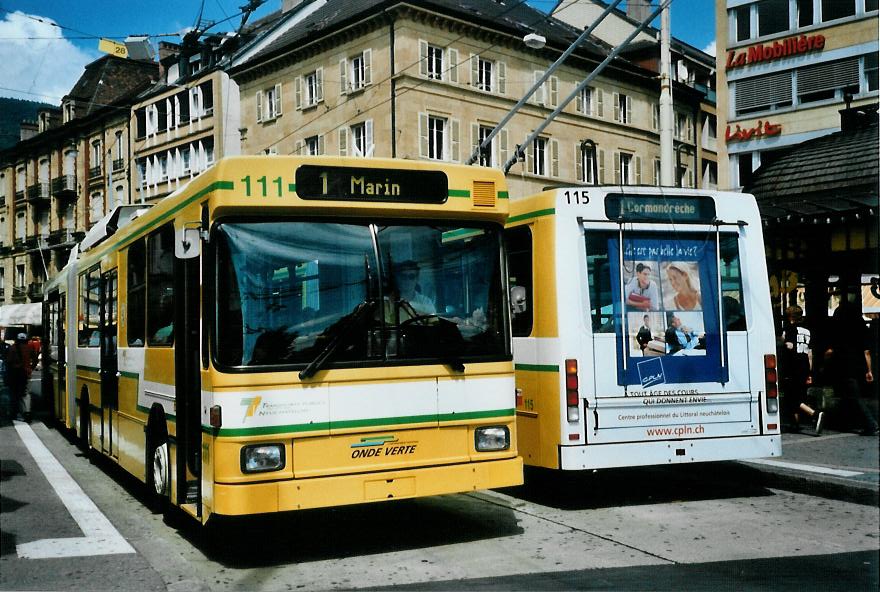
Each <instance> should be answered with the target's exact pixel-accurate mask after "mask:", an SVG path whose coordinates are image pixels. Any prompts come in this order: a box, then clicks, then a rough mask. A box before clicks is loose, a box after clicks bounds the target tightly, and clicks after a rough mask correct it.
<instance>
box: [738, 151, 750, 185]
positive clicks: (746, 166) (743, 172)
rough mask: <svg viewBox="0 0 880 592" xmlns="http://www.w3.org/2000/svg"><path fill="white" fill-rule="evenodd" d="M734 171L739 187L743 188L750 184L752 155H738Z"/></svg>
mask: <svg viewBox="0 0 880 592" xmlns="http://www.w3.org/2000/svg"><path fill="white" fill-rule="evenodd" d="M736 159H737V163H736V170H737V175H738V183H739V186H740V187H745V186H747V185H749V184H750V183H751V182H752V171H753V168H752V154H751V152H749V153H747V154H739V155H737V157H736Z"/></svg>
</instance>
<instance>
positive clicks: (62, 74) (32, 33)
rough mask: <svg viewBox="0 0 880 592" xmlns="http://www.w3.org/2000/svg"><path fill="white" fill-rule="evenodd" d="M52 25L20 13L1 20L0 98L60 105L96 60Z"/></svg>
mask: <svg viewBox="0 0 880 592" xmlns="http://www.w3.org/2000/svg"><path fill="white" fill-rule="evenodd" d="M34 18H39V19H41V20H43V21H45V22H39V21H36V20H34ZM51 22H54V21H52V20H51V19H49V18H47V17H38V16H33V17H32V16H29V15H26V14H25V13H23V12H10V13H7V14H6V18H4V19H3V20H2V21H0V64H3V76H2V78H0V87H2V88H0V96H4V97H14V98H17V99H26V100H28V101H42V102H45V103H50V104H52V105H60V104H61V98H62V97H63V96H64V95H66V94H67V93H68V92H70V89H71V88H73V85H74V84H75V83H76V81H77V80H78V79H79V77H80V76H81V75H82V72H83V68H84V67H85V65H86V64H88V63H89V62H91V61H93V60H94V59H95V57H96V56H95V55H90V54H89V53H88V52H85V51H83V50H81V49H80V48H78V47H77V46H75V45H74V44H73V43H71V42H70V41H68V40H67V39H64V37H63V36H62V34H61V30H60V29H59V28H58V27H54V26H52V25H51V24H49V23H51Z"/></svg>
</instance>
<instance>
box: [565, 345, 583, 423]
mask: <svg viewBox="0 0 880 592" xmlns="http://www.w3.org/2000/svg"><path fill="white" fill-rule="evenodd" d="M565 404H566V405H567V406H568V421H570V422H575V421H579V420H580V418H581V416H580V395H579V394H578V363H577V360H565Z"/></svg>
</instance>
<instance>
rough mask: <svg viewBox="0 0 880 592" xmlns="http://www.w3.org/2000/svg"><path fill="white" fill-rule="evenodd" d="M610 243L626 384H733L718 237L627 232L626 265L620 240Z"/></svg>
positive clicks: (620, 364) (622, 379)
mask: <svg viewBox="0 0 880 592" xmlns="http://www.w3.org/2000/svg"><path fill="white" fill-rule="evenodd" d="M608 247H609V248H608V251H609V260H610V263H611V273H612V282H611V286H612V293H613V297H614V303H615V316H616V317H617V318H619V319H622V320H623V322H622V323H616V326H617V329H616V330H617V339H618V351H619V352H621V353H624V352H625V354H624V355H625V356H626V370H624V364H623V359H622V358H621V357H620V356H618V379H619V381H618V382H619V384H625V385H637V386H639V387H641V388H651V387H655V386H659V385H663V384H682V383H694V382H726V381H727V368H726V367H722V364H721V339H722V337H723V336H722V335H721V333H720V331H719V327H720V323H719V317H718V275H717V274H718V269H717V258H716V253H715V249H716V247H715V241H713V240H705V241H704V240H682V239H676V238H666V237H663V238H642V237H634V238H628V237H627V236H626V235H624V239H623V258H622V269H618V268H619V267H620V266H621V264H620V262H621V257H620V251H619V249H620V243H619V241H618V240H616V239H610V240H609V245H608ZM621 289H622V293H621Z"/></svg>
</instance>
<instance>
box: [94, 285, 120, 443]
mask: <svg viewBox="0 0 880 592" xmlns="http://www.w3.org/2000/svg"><path fill="white" fill-rule="evenodd" d="M118 295H119V280H118V272H117V270H115V269H114V270H111V271H108V272H107V273H105V274H104V275H102V276H101V307H100V311H101V313H100V326H99V327H98V331H99V333H100V336H101V345H100V347H101V353H100V355H101V449H102V451H103V452H105V453H107V454H109V455H110V456H113V457H117V456H119V446H118V442H117V441H116V440H117V438H118V435H117V434H116V433H115V430H114V428H115V427H118V420H119V413H118V411H119V363H118V354H117V349H116V328H117V325H118V318H119V314H118V313H119V301H118ZM114 424H116V425H115V426H114Z"/></svg>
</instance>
